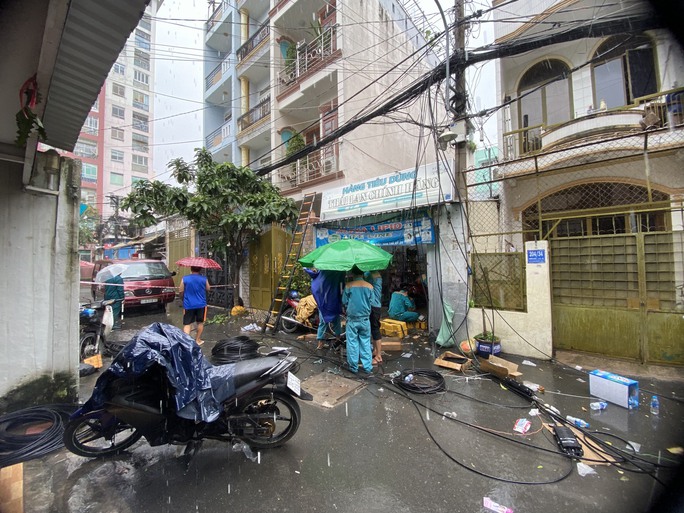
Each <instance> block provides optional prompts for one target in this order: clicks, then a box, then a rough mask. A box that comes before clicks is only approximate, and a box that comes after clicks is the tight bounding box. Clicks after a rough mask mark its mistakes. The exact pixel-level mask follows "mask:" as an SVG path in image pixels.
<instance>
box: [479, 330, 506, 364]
mask: <svg viewBox="0 0 684 513" xmlns="http://www.w3.org/2000/svg"><path fill="white" fill-rule="evenodd" d="M473 338H474V339H475V343H476V344H477V355H478V356H480V357H482V358H485V359H486V358H489V357H490V356H491V355H495V356H496V355H497V354H499V353H501V339H500V338H499V337H497V336H496V335H495V334H494V333H493V332H491V331H483V332H482V333H478V334H477V335H475V336H474V337H473Z"/></svg>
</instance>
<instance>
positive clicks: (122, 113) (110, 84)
mask: <svg viewBox="0 0 684 513" xmlns="http://www.w3.org/2000/svg"><path fill="white" fill-rule="evenodd" d="M162 1H163V0H153V1H152V2H150V3H149V4H148V6H147V8H146V10H145V14H144V15H143V17H142V19H141V20H140V23H139V24H138V26H137V27H136V28H135V29H134V30H133V32H132V33H131V35H130V37H129V38H128V40H127V41H126V44H125V46H124V48H123V50H122V51H121V53H120V54H119V57H118V58H117V60H116V62H115V63H114V65H113V66H112V68H111V70H110V72H109V75H108V76H107V79H106V80H105V82H104V85H103V86H102V89H101V91H100V94H99V95H98V99H97V101H96V102H95V103H94V104H93V106H92V108H91V110H90V113H89V114H88V117H87V118H86V121H85V124H84V125H83V128H82V129H81V133H80V135H79V138H78V141H77V142H76V146H75V147H74V151H73V157H75V158H77V159H79V160H81V162H82V174H81V201H82V203H85V204H87V205H91V206H93V207H94V208H96V209H97V210H98V212H99V213H100V215H101V218H102V220H107V219H109V218H110V217H111V216H112V215H114V214H115V213H116V201H117V199H116V198H120V197H123V196H125V195H126V194H127V193H128V192H129V191H130V188H131V186H132V185H133V184H134V183H136V182H137V181H140V180H150V179H152V178H154V168H153V165H152V150H151V148H150V143H151V141H152V138H153V123H151V120H152V119H153V118H154V111H153V106H154V102H153V101H152V98H151V96H152V94H153V93H152V87H153V84H154V67H155V65H154V61H155V59H154V53H155V46H154V45H155V42H154V41H155V37H154V33H155V20H154V15H155V14H156V13H157V11H158V9H159V7H160V6H161V4H162Z"/></svg>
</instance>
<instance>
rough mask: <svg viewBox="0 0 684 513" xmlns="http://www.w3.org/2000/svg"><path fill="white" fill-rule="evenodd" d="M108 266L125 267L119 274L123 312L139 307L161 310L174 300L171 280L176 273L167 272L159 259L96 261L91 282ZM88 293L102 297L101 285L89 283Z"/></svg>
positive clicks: (96, 297)
mask: <svg viewBox="0 0 684 513" xmlns="http://www.w3.org/2000/svg"><path fill="white" fill-rule="evenodd" d="M112 264H123V265H125V266H126V269H125V270H124V272H123V273H122V274H121V277H122V278H123V281H124V295H125V297H124V309H128V308H137V307H141V306H157V307H159V308H164V307H165V306H166V304H167V303H171V302H172V301H173V300H174V299H175V298H176V288H175V284H174V283H173V279H172V277H173V276H175V275H176V273H175V272H173V273H172V272H171V271H169V268H168V267H166V264H165V263H164V262H162V261H161V260H138V259H130V260H97V261H96V262H95V267H94V268H93V281H95V278H96V276H97V273H98V272H100V271H101V270H102V269H104V268H105V267H107V266H109V265H112ZM92 294H93V299H95V300H97V299H100V298H102V296H103V295H104V285H102V284H99V283H98V284H93V286H92Z"/></svg>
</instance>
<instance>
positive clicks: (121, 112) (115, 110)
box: [112, 105, 126, 119]
mask: <svg viewBox="0 0 684 513" xmlns="http://www.w3.org/2000/svg"><path fill="white" fill-rule="evenodd" d="M112 116H113V117H115V118H119V119H124V118H125V117H126V109H124V108H123V107H119V106H118V105H112Z"/></svg>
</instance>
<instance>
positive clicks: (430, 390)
mask: <svg viewBox="0 0 684 513" xmlns="http://www.w3.org/2000/svg"><path fill="white" fill-rule="evenodd" d="M393 382H394V383H396V384H397V385H398V386H399V388H402V389H404V390H406V391H407V392H411V393H413V394H437V393H439V392H445V391H446V381H444V376H442V375H441V374H440V373H439V372H437V371H434V370H431V369H413V370H411V369H405V370H403V371H401V374H400V375H399V376H398V377H397V378H395V379H394V380H393Z"/></svg>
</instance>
